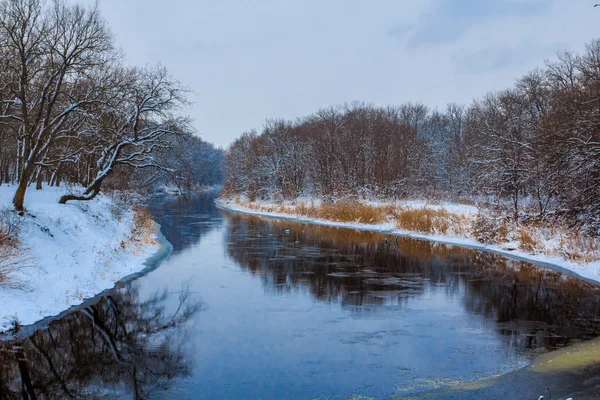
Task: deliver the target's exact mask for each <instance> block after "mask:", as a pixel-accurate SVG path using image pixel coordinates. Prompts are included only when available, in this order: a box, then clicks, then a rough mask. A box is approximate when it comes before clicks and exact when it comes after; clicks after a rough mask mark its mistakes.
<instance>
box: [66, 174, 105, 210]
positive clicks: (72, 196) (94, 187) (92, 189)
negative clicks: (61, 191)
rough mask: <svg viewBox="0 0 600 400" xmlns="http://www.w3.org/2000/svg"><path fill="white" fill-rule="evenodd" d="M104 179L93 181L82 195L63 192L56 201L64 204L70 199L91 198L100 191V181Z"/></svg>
mask: <svg viewBox="0 0 600 400" xmlns="http://www.w3.org/2000/svg"><path fill="white" fill-rule="evenodd" d="M103 180H104V179H100V180H97V181H95V182H94V184H93V185H92V186H90V187H88V188H87V189H86V191H85V192H83V194H82V195H77V194H65V195H64V196H62V197H61V198H60V200H59V201H58V202H59V204H66V203H67V201H71V200H92V199H93V198H94V197H96V196H97V195H98V193H100V186H101V185H102V181H103Z"/></svg>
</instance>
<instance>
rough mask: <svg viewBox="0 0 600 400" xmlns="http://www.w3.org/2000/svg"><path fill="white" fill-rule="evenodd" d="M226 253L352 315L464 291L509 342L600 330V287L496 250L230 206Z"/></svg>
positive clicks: (468, 305)
mask: <svg viewBox="0 0 600 400" xmlns="http://www.w3.org/2000/svg"><path fill="white" fill-rule="evenodd" d="M229 219H230V224H229V229H228V231H227V251H228V254H229V255H230V256H231V257H233V258H234V259H235V260H236V261H237V262H239V263H240V265H242V266H243V267H244V268H246V269H247V270H249V271H251V273H252V274H254V275H256V276H258V277H260V279H261V280H262V282H263V285H264V286H265V288H266V289H267V290H268V291H275V292H291V291H303V290H308V291H309V292H310V293H311V295H312V296H313V297H314V298H315V299H317V300H319V301H324V302H333V303H340V304H341V305H342V306H343V307H344V308H345V309H347V310H348V311H350V312H352V313H361V312H364V311H365V310H367V309H368V310H370V311H371V312H373V311H374V310H375V311H376V310H377V308H378V307H379V308H382V309H387V308H388V307H390V306H400V305H402V304H403V303H404V302H406V301H407V300H408V299H410V298H413V297H417V296H424V295H425V294H428V293H431V292H442V293H443V294H444V296H445V297H446V298H452V297H457V296H458V297H459V298H460V299H461V301H462V303H463V305H464V307H465V309H466V310H467V311H468V312H469V313H474V314H478V315H483V316H485V317H486V318H488V319H490V320H491V321H494V322H495V323H496V328H497V330H498V331H499V332H500V333H502V334H503V335H504V336H505V337H506V340H507V341H508V343H509V345H510V346H515V347H518V348H522V349H538V348H547V349H555V348H558V347H562V346H565V345H568V344H570V343H572V342H573V341H577V340H581V339H590V338H593V337H596V336H598V335H599V334H600V320H599V319H598V318H597V316H598V315H599V313H600V302H599V301H598V300H599V293H600V292H599V291H598V288H597V287H596V286H594V285H590V284H588V283H585V282H582V281H580V280H577V279H574V278H571V277H567V276H564V275H562V274H560V273H557V272H554V271H551V270H548V269H545V268H540V267H536V266H533V265H531V264H528V263H525V262H521V261H512V260H507V259H505V258H502V257H499V256H497V255H494V254H490V253H482V252H474V251H472V250H468V249H463V248H460V247H456V246H449V245H445V244H441V243H433V242H427V241H422V240H415V239H411V238H401V239H399V241H398V245H399V248H398V247H396V246H395V245H394V244H393V243H389V244H385V242H384V240H385V236H384V235H381V234H373V233H369V232H362V231H356V230H349V229H338V228H332V227H321V226H315V225H310V224H293V223H290V222H288V221H286V222H280V221H276V220H265V219H260V218H257V217H249V216H243V215H240V214H231V215H230V216H229Z"/></svg>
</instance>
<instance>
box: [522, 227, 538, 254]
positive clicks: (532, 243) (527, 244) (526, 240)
mask: <svg viewBox="0 0 600 400" xmlns="http://www.w3.org/2000/svg"><path fill="white" fill-rule="evenodd" d="M518 238H519V247H520V248H521V249H522V250H525V251H527V252H530V253H533V252H534V251H535V250H536V249H539V248H540V242H539V241H538V240H536V239H535V238H534V235H533V234H532V233H530V232H529V231H528V230H527V229H525V227H523V226H521V227H520V228H519V235H518Z"/></svg>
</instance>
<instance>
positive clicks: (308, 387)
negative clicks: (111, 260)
mask: <svg viewBox="0 0 600 400" xmlns="http://www.w3.org/2000/svg"><path fill="white" fill-rule="evenodd" d="M203 218H204V217H203ZM187 219H190V216H187ZM191 219H195V218H193V217H192V218H191ZM210 221H213V223H210ZM210 221H209V222H206V221H205V222H204V223H202V224H195V228H193V229H192V228H190V229H191V230H190V231H189V232H190V234H189V236H188V237H186V232H185V231H183V234H181V232H182V231H181V230H179V231H178V232H179V233H178V234H179V236H180V237H181V236H183V239H182V240H185V241H186V246H187V245H189V247H187V248H185V246H181V251H180V252H178V253H177V254H176V255H174V256H173V257H172V258H171V259H169V260H168V261H167V262H165V263H164V264H163V266H162V267H161V268H159V269H158V270H157V271H155V272H153V273H152V274H150V275H149V276H147V277H145V278H143V279H142V280H141V285H140V287H141V288H142V289H141V290H145V291H147V292H148V293H151V292H152V291H154V290H157V289H160V288H164V286H165V285H168V286H169V287H170V288H171V289H172V290H177V289H178V288H180V287H181V285H182V283H184V282H187V281H189V282H190V285H191V286H190V287H191V290H192V291H193V292H194V293H196V294H197V295H198V296H199V297H200V298H201V299H202V301H203V303H204V307H205V309H204V310H203V311H202V312H201V313H198V314H197V315H196V316H195V319H194V330H193V331H192V332H191V333H190V334H189V339H188V345H189V350H188V357H190V358H191V359H193V360H195V361H194V364H195V367H194V369H193V371H192V376H191V377H189V378H186V379H185V382H181V383H180V384H178V385H177V387H176V391H177V392H178V393H180V392H183V393H186V394H188V395H189V396H190V397H191V398H206V399H213V398H214V399H226V398H232V399H233V398H263V399H271V398H272V399H278V398H289V399H293V398H298V399H303V398H315V397H318V396H324V397H326V398H346V397H348V396H350V395H354V394H365V395H372V396H376V397H377V398H380V397H385V396H390V395H394V394H397V393H404V392H407V391H411V390H415V389H420V388H423V387H432V386H435V385H437V384H439V383H440V382H449V381H453V380H472V379H477V378H481V377H485V376H490V375H492V374H496V373H499V372H502V371H507V370H510V369H514V368H516V367H518V366H520V365H523V364H524V363H525V362H526V360H527V358H528V355H529V354H528V350H527V349H526V348H527V347H536V346H554V347H556V346H559V345H561V344H562V343H563V342H565V340H567V339H565V338H564V337H562V335H566V334H567V333H568V334H571V335H573V336H585V335H588V334H589V335H593V334H592V333H589V332H583V331H581V330H578V328H577V327H572V326H570V325H569V326H567V327H563V326H562V325H560V326H557V324H559V323H560V324H569V323H570V322H569V321H570V319H569V318H571V316H564V318H562V319H560V318H559V319H556V318H555V319H553V320H552V321H550V320H548V321H547V322H548V323H542V324H541V328H540V324H537V326H536V327H534V328H532V327H529V326H527V324H526V323H523V321H522V320H527V319H528V318H532V317H535V318H542V317H544V318H545V317H546V315H547V314H545V313H544V311H543V309H544V307H545V306H544V302H546V304H550V303H552V304H553V303H555V302H559V303H561V304H562V303H564V304H565V305H568V304H570V303H577V304H580V303H581V304H583V305H581V307H582V308H583V311H586V309H585V307H587V306H586V304H587V305H588V306H589V304H590V303H586V302H585V301H584V302H578V301H577V297H578V296H583V295H585V293H584V292H585V290H583V289H577V290H575V291H573V290H572V288H570V290H571V292H573V294H568V291H567V290H566V289H567V285H566V283H565V282H566V281H564V280H563V279H562V278H560V277H559V276H558V275H557V274H555V273H550V272H548V273H547V272H545V271H544V270H541V269H538V268H534V267H531V266H527V265H525V264H522V263H515V262H506V261H504V260H501V259H499V258H497V257H495V256H481V255H474V254H476V253H473V252H470V251H466V250H461V249H456V248H452V247H449V246H439V245H432V244H427V243H425V244H423V242H417V241H406V242H405V243H403V244H404V247H402V251H401V252H399V251H398V250H397V249H395V248H388V247H385V246H383V245H382V242H383V236H381V235H371V234H365V233H355V232H351V231H350V232H346V231H344V230H335V229H331V228H319V227H313V226H310V227H309V226H302V225H297V224H294V223H291V222H283V223H279V222H274V221H269V222H265V221H262V220H259V219H256V218H248V217H242V216H239V215H232V214H227V218H225V219H222V220H221V217H219V216H218V214H215V213H214V212H213V211H211V214H210ZM171 222H172V224H171V225H172V229H177V227H178V226H180V225H178V224H179V223H181V224H183V226H184V227H185V226H186V225H185V220H182V219H179V218H174V219H172V221H171ZM198 226H201V227H204V228H210V229H203V230H202V231H201V232H199V231H194V229H196V230H197V229H200V228H198ZM188 228H189V226H187V227H186V228H185V229H188ZM290 228H291V231H292V233H291V234H289V233H286V232H285V231H286V229H290ZM334 232H338V233H334ZM339 232H342V233H339ZM198 234H200V235H203V236H202V238H201V240H200V241H199V242H197V240H198ZM193 235H195V236H193ZM167 236H168V233H167ZM192 236H193V237H192ZM169 239H171V240H172V238H169ZM192 239H193V240H192ZM194 242H196V243H194ZM192 243H193V244H192ZM176 248H177V245H176ZM475 265H477V266H475ZM498 271H501V272H500V273H498ZM515 279H518V280H520V281H519V282H518V283H517V284H515V283H514V282H515ZM556 282H559V283H560V282H563V283H564V284H563V286H564V287H563V288H562V289H563V290H562V291H560V292H558V293H559V294H556V293H557V287H556V285H557V284H558V283H556ZM577 285H581V284H580V283H576V284H575V286H577ZM577 287H579V286H577ZM585 287H586V288H587V286H585ZM588 289H589V288H588ZM588 289H586V290H588ZM582 290H583V292H582ZM530 292H531V293H530ZM515 293H518V294H519V296H517V297H515ZM532 293H534V294H532ZM561 293H562V294H561ZM536 295H537V296H538V297H537V298H536V300H535V301H537V303H533V301H534V300H533V297H532V296H536ZM569 296H570V297H569ZM520 299H522V300H520ZM548 299H554V300H548ZM565 300H566V303H565ZM548 301H550V303H548ZM532 304H533V306H532ZM540 304H541V306H540ZM538 306H539V307H538ZM594 310H596V311H597V306H596V308H594ZM594 310H590V313H593V311H594ZM558 314H560V311H559V312H558ZM506 315H508V316H509V317H508V319H510V320H511V323H512V325H511V326H510V327H508V328H507V325H506V324H504V325H502V328H503V330H502V331H501V329H500V327H499V326H498V325H497V321H498V319H499V318H500V316H506ZM579 315H583V314H581V313H579ZM515 321H516V322H515ZM571 325H572V324H571ZM523 327H524V328H523ZM501 332H502V333H501ZM532 337H533V339H532ZM159 397H160V396H159Z"/></svg>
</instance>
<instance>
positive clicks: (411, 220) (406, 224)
mask: <svg viewBox="0 0 600 400" xmlns="http://www.w3.org/2000/svg"><path fill="white" fill-rule="evenodd" d="M394 218H395V219H396V226H397V227H398V228H399V229H405V230H408V231H415V232H420V233H426V234H436V235H452V236H465V235H467V234H468V232H469V231H470V230H471V224H472V222H471V221H470V220H469V218H468V217H466V216H464V215H459V214H455V213H452V212H449V211H448V210H446V209H444V208H439V209H431V208H426V207H421V208H400V209H397V210H395V212H394Z"/></svg>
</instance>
